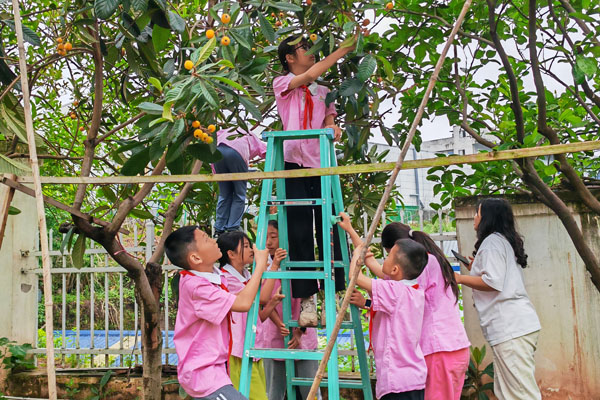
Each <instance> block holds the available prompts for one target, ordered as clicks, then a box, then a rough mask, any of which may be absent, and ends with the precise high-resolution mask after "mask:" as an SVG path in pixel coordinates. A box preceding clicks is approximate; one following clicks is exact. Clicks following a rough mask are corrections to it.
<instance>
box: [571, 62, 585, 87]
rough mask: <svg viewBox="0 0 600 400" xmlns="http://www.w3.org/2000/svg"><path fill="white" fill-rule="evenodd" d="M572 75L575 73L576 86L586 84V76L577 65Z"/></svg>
mask: <svg viewBox="0 0 600 400" xmlns="http://www.w3.org/2000/svg"><path fill="white" fill-rule="evenodd" d="M572 73H573V81H574V82H575V83H576V84H578V85H581V84H582V83H584V82H585V74H584V73H583V71H582V70H581V68H579V67H578V66H577V65H575V66H574V67H573V71H572Z"/></svg>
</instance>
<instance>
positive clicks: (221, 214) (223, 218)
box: [215, 182, 233, 233]
mask: <svg viewBox="0 0 600 400" xmlns="http://www.w3.org/2000/svg"><path fill="white" fill-rule="evenodd" d="M232 193H233V185H232V182H219V199H218V200H217V212H216V218H215V231H216V232H218V233H221V232H223V231H225V226H226V225H227V221H228V220H229V214H230V210H231V199H232Z"/></svg>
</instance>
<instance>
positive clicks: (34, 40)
mask: <svg viewBox="0 0 600 400" xmlns="http://www.w3.org/2000/svg"><path fill="white" fill-rule="evenodd" d="M2 22H4V23H5V24H6V25H8V26H10V28H11V29H12V30H13V32H14V30H15V23H14V22H13V21H12V20H10V19H5V20H3V21H2ZM21 30H22V32H23V40H25V41H26V42H27V43H29V44H32V45H34V46H36V47H37V46H41V45H42V41H41V40H40V37H39V36H38V34H37V33H35V31H34V30H33V29H31V28H29V27H28V26H26V25H23V24H21Z"/></svg>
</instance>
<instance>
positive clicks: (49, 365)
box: [12, 0, 56, 400]
mask: <svg viewBox="0 0 600 400" xmlns="http://www.w3.org/2000/svg"><path fill="white" fill-rule="evenodd" d="M12 6H13V13H14V20H15V31H16V33H17V47H18V48H19V69H20V71H21V90H22V92H23V110H24V114H25V130H26V131H27V142H28V145H29V155H30V160H31V170H32V172H33V183H34V189H35V203H36V208H37V218H38V224H39V227H40V245H41V249H42V268H43V270H44V271H43V280H44V305H45V314H46V371H47V374H48V399H49V400H56V371H55V366H54V333H53V331H54V323H53V312H52V276H51V275H50V252H49V248H48V232H47V228H46V212H45V210H44V197H43V196H44V195H43V193H42V183H41V182H40V166H39V163H38V157H37V149H36V147H35V134H34V132H33V119H32V116H31V102H30V98H29V96H30V93H29V81H28V79H27V75H28V74H27V58H26V53H25V44H24V41H23V27H22V25H21V10H20V9H19V1H18V0H12Z"/></svg>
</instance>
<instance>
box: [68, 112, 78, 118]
mask: <svg viewBox="0 0 600 400" xmlns="http://www.w3.org/2000/svg"><path fill="white" fill-rule="evenodd" d="M69 116H70V117H71V119H75V118H77V114H75V113H74V112H72V113H71V114H70V115H69Z"/></svg>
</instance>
